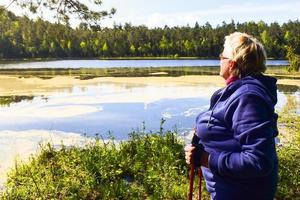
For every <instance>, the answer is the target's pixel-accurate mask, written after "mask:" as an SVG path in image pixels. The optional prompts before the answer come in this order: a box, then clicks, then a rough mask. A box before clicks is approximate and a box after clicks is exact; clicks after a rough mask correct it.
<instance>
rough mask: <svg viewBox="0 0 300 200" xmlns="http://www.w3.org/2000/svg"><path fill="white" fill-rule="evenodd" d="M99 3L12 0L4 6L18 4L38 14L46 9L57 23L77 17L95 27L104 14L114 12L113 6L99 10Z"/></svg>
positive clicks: (98, 0) (71, 0) (75, 0)
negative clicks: (109, 8)
mask: <svg viewBox="0 0 300 200" xmlns="http://www.w3.org/2000/svg"><path fill="white" fill-rule="evenodd" d="M101 4H102V0H91V1H89V3H86V2H80V1H77V0H60V1H57V0H44V1H39V0H36V1H34V0H33V1H28V0H13V1H11V3H10V4H8V5H6V6H5V7H7V8H8V7H9V6H18V7H20V8H22V9H23V10H27V11H29V12H31V13H32V14H38V15H42V14H43V12H45V11H46V12H47V14H48V15H49V14H52V17H54V18H56V19H57V22H58V23H60V22H63V23H65V24H67V25H68V24H69V19H71V18H78V19H79V20H81V21H82V23H85V24H88V25H90V26H91V27H93V28H95V27H97V26H99V21H100V20H101V19H103V18H104V17H106V16H112V15H113V14H115V12H116V9H115V8H112V9H111V10H110V12H108V11H106V10H103V11H99V6H100V5H101ZM95 8H96V9H95Z"/></svg>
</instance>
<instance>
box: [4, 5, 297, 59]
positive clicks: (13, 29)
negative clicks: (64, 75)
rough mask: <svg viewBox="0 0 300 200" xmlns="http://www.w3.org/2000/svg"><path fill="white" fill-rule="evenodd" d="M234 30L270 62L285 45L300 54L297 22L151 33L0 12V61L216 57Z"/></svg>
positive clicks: (283, 52) (282, 53)
mask: <svg viewBox="0 0 300 200" xmlns="http://www.w3.org/2000/svg"><path fill="white" fill-rule="evenodd" d="M234 31H240V32H247V33H249V34H251V35H253V36H255V37H256V38H258V39H259V40H260V41H262V43H263V44H264V45H265V47H266V50H267V54H268V56H269V57H272V58H284V57H285V55H286V49H285V46H286V45H287V46H291V47H292V48H293V49H294V50H295V53H296V54H300V35H299V34H298V33H299V32H300V22H299V21H297V20H296V21H289V22H287V23H284V24H282V25H279V24H278V23H271V24H270V25H268V24H266V23H264V22H262V21H260V22H258V23H254V22H245V23H235V22H233V21H232V22H231V23H228V24H227V23H225V22H223V23H222V24H221V25H218V26H217V27H215V28H213V27H212V26H211V25H210V24H209V23H206V24H205V25H203V26H199V24H198V25H197V26H195V27H189V26H183V27H172V28H170V27H168V26H165V27H164V28H153V29H150V28H147V27H146V26H132V25H131V24H128V23H126V24H125V25H124V26H122V25H115V26H114V27H113V28H102V29H95V28H89V27H88V26H87V25H84V24H81V25H80V26H78V27H77V28H76V29H73V28H71V27H69V26H67V25H66V26H65V25H61V24H52V23H49V22H47V21H43V20H42V19H37V20H35V21H33V20H30V19H29V18H27V17H17V16H15V15H14V14H13V13H11V12H9V11H7V10H5V9H3V8H0V46H1V47H2V48H1V49H0V59H1V58H2V59H10V58H35V57H39V58H42V57H118V56H119V57H125V56H129V57H130V56H131V57H132V56H145V57H146V56H147V57H150V56H153V57H157V56H173V55H178V57H182V56H188V57H190V56H193V57H207V58H216V57H218V55H219V53H220V51H222V48H223V43H224V36H225V35H228V34H230V33H232V32H234ZM82 42H84V43H85V45H82ZM83 46H84V48H83ZM133 47H134V48H133Z"/></svg>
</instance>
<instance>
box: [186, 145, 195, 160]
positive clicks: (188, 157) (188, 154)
mask: <svg viewBox="0 0 300 200" xmlns="http://www.w3.org/2000/svg"><path fill="white" fill-rule="evenodd" d="M194 150H195V147H194V146H192V145H191V144H189V145H186V146H185V147H184V151H185V162H186V163H187V164H188V165H190V164H191V163H192V157H193V152H194Z"/></svg>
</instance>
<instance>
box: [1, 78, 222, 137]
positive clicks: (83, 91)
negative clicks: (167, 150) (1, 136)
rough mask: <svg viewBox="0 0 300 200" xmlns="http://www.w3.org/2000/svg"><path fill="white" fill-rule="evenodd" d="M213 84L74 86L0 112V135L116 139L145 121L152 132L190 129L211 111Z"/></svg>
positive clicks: (102, 84)
mask: <svg viewBox="0 0 300 200" xmlns="http://www.w3.org/2000/svg"><path fill="white" fill-rule="evenodd" d="M217 88H218V87H217V86H213V85H181V86H178V85H174V86H172V85H161V84H152V85H149V84H144V85H142V84H134V83H133V84H126V83H98V84H96V85H87V86H74V87H72V89H71V90H70V91H64V92H62V91H58V92H54V93H52V94H51V95H48V96H47V98H45V97H36V98H34V99H32V101H30V102H25V101H24V102H20V103H18V104H13V105H11V106H10V107H2V108H0V117H1V119H3V120H1V122H0V127H1V130H16V131H21V130H30V129H41V130H58V131H64V132H76V133H81V134H87V135H94V134H95V133H101V134H102V135H104V136H105V135H106V134H107V133H108V131H109V130H110V131H112V132H113V133H114V135H115V136H116V138H117V139H124V138H126V137H127V134H128V133H129V132H130V131H131V130H132V129H135V128H137V127H138V126H140V125H141V123H142V122H145V124H146V127H147V129H148V130H158V129H159V124H160V119H161V118H166V119H167V122H166V123H165V127H166V128H168V129H172V128H173V127H174V126H177V128H178V129H186V128H191V127H192V126H193V124H194V118H195V116H196V114H197V113H198V112H200V111H202V110H204V109H206V108H207V106H208V104H209V97H210V96H211V95H212V93H213V91H215V90H216V89H217Z"/></svg>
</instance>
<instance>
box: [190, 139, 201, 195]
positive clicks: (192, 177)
mask: <svg viewBox="0 0 300 200" xmlns="http://www.w3.org/2000/svg"><path fill="white" fill-rule="evenodd" d="M198 143H199V138H198V137H197V136H196V135H194V136H193V139H192V145H193V146H197V144H198ZM194 175H195V165H194V161H193V157H192V160H191V165H190V173H189V176H190V190H189V196H188V200H192V199H193V189H194Z"/></svg>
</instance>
